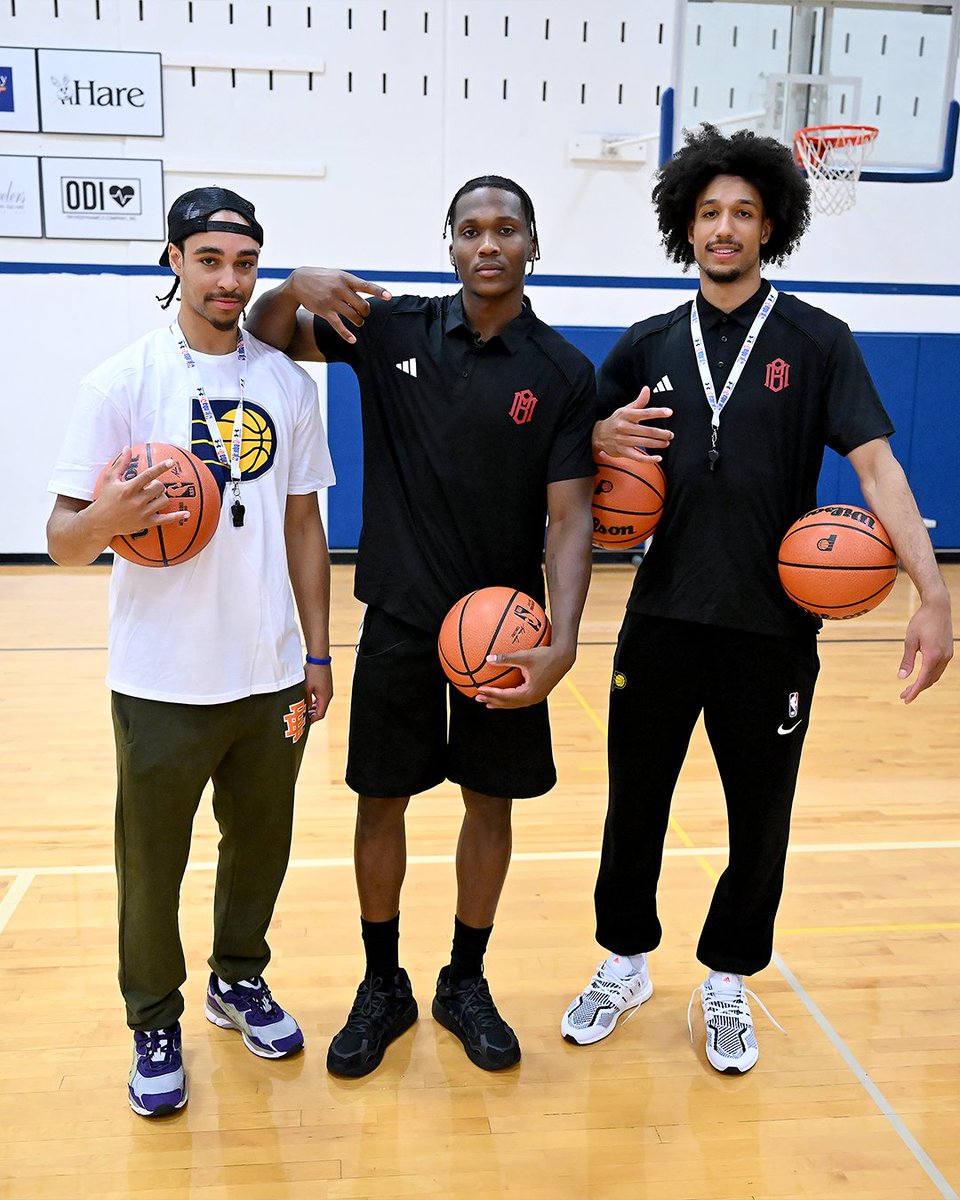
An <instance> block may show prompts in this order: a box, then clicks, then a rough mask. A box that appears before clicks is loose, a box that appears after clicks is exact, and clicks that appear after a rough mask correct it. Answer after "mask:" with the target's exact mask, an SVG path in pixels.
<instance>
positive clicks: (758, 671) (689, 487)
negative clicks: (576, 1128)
mask: <svg viewBox="0 0 960 1200" xmlns="http://www.w3.org/2000/svg"><path fill="white" fill-rule="evenodd" d="M653 200H654V205H655V207H656V211H657V216H658V219H659V227H660V231H661V233H662V235H663V242H664V244H665V246H666V249H667V253H668V254H669V255H670V256H671V257H672V258H673V259H674V260H675V261H676V262H679V263H682V264H683V266H684V269H686V268H687V267H688V266H690V265H691V264H692V263H694V262H695V263H696V264H697V267H698V269H699V272H700V290H699V291H698V293H697V295H696V297H695V298H694V300H693V301H691V302H689V303H687V304H684V305H682V306H681V307H680V308H678V309H676V310H675V311H674V312H671V313H666V314H663V315H662V316H657V317H651V318H648V319H647V320H645V321H641V322H640V323H639V324H636V325H634V326H633V327H632V328H630V329H629V330H627V332H626V333H625V334H624V335H623V337H622V338H621V339H620V340H619V342H618V343H617V344H616V345H615V346H614V348H613V349H612V350H611V352H610V355H609V356H608V358H607V360H606V362H605V363H604V364H603V367H602V368H601V370H600V372H599V374H598V393H599V407H598V416H599V418H600V420H599V421H598V423H597V425H596V428H595V430H594V436H593V444H594V449H595V451H596V452H597V453H598V454H599V455H605V454H606V455H613V456H620V457H628V458H639V457H640V454H641V448H644V447H646V448H648V449H653V450H655V451H657V452H660V453H661V454H662V461H663V466H664V469H665V472H666V477H667V491H666V495H667V501H666V506H665V509H664V513H663V517H662V519H661V521H660V524H659V526H658V528H657V533H656V536H655V537H654V540H653V544H652V547H651V549H650V553H649V554H648V555H647V556H646V558H645V559H644V561H643V564H642V565H641V567H640V569H639V571H638V572H637V576H636V580H635V583H634V587H633V590H632V593H631V595H630V599H629V601H628V603H627V613H626V618H625V620H624V623H623V626H622V628H621V631H620V637H619V641H618V644H617V650H616V656H615V659H614V670H613V682H612V687H611V693H610V720H609V733H608V753H609V771H610V785H609V787H610V790H609V805H608V809H607V816H606V824H605V828H604V836H603V850H602V857H601V862H600V870H599V876H598V879H597V886H596V894H595V902H596V915H597V940H598V941H599V942H600V944H601V945H602V946H604V947H605V948H606V949H607V950H608V951H610V952H611V953H610V957H608V958H607V959H606V960H605V961H604V962H603V963H601V964H600V966H599V968H598V970H597V972H596V974H595V976H594V978H593V980H592V981H591V983H590V984H589V985H588V987H587V989H586V990H585V991H584V992H583V993H582V994H581V995H580V996H578V997H577V998H576V999H575V1000H574V1001H573V1002H572V1003H571V1004H570V1006H569V1008H568V1009H567V1011H566V1013H565V1014H564V1017H563V1020H562V1023H561V1030H562V1033H563V1036H564V1037H565V1038H567V1039H568V1040H569V1041H573V1042H576V1043H579V1044H581V1045H583V1044H588V1043H592V1042H597V1041H599V1040H600V1039H602V1038H604V1037H606V1036H607V1035H608V1034H610V1033H612V1032H613V1030H614V1028H615V1026H616V1023H617V1020H618V1018H619V1017H620V1016H621V1015H622V1014H624V1013H626V1012H629V1011H632V1010H634V1009H636V1008H637V1007H639V1006H640V1005H641V1004H643V1003H644V1001H645V1000H647V999H649V997H650V996H651V995H652V994H653V985H652V983H651V980H650V974H649V970H648V967H647V961H646V955H647V953H648V952H649V951H651V950H654V949H655V948H656V947H657V945H658V944H659V942H660V938H661V927H660V922H659V919H658V916H657V882H658V878H659V875H660V867H661V860H662V853H663V842H664V837H665V835H666V831H667V822H668V818H669V812H670V802H671V798H672V795H673V790H674V786H675V784H676V780H677V776H678V774H679V772H680V768H681V766H682V764H683V760H684V757H685V755H686V751H687V745H688V741H689V738H690V735H691V733H692V731H693V728H694V725H695V724H696V722H697V719H698V717H699V716H700V714H701V712H702V713H703V716H704V723H705V727H706V732H707V736H708V738H709V740H710V744H711V747H712V749H713V753H714V757H715V759H716V763H717V767H718V769H719V773H720V777H721V780H722V783H723V789H724V795H725V799H726V806H727V815H728V824H729V841H730V855H729V862H728V865H727V868H726V870H725V871H724V872H723V875H722V876H721V878H720V880H719V882H718V884H717V887H716V890H715V892H714V896H713V902H712V904H711V907H710V911H709V913H708V915H707V919H706V923H705V925H704V927H703V931H702V934H701V937H700V942H699V946H698V949H697V957H698V958H699V959H700V961H701V962H702V963H703V964H704V965H705V966H706V967H707V969H708V971H709V975H708V977H707V979H706V980H705V982H704V983H703V984H702V985H701V986H700V988H699V992H700V999H701V1003H702V1007H703V1014H704V1023H705V1027H706V1053H707V1058H708V1059H709V1061H710V1063H711V1065H712V1066H714V1067H715V1068H716V1069H717V1070H719V1071H724V1072H736V1073H739V1072H744V1071H747V1070H749V1069H750V1068H751V1067H752V1066H753V1065H754V1063H755V1062H756V1061H757V1043H756V1037H755V1035H754V1031H753V1021H752V1018H751V1014H750V1007H749V1003H748V1000H747V990H746V988H745V987H744V983H743V976H744V975H750V974H752V973H754V972H756V971H760V970H762V969H763V968H764V967H765V966H766V965H767V964H768V963H769V961H770V958H771V955H772V952H773V926H774V918H775V915H776V911H777V906H778V904H779V901H780V895H781V890H782V886H783V871H784V862H785V857H786V851H787V839H788V833H789V824H790V809H791V805H792V801H793V794H794V788H795V784H796V778H797V771H798V769H799V764H800V750H801V745H802V743H803V738H804V734H805V733H806V730H807V726H808V724H809V720H810V704H811V700H812V697H813V689H814V683H815V680H816V677H817V671H818V665H819V664H818V659H817V649H816V634H817V628H818V626H819V622H818V621H817V620H816V619H815V618H813V617H811V616H809V615H807V614H806V613H804V612H803V611H802V610H801V609H799V608H798V607H796V606H795V605H794V604H792V603H791V601H790V600H789V599H788V598H787V596H786V594H785V593H784V591H783V589H782V588H781V586H780V584H779V580H778V577H777V547H778V545H779V543H780V539H781V538H782V536H783V534H784V532H785V531H786V529H787V528H788V527H789V526H790V525H791V524H792V522H793V521H795V520H796V519H797V518H798V517H799V516H801V515H802V514H803V513H804V512H806V511H808V510H810V509H812V508H814V507H816V486H817V477H818V475H819V472H820V466H821V461H822V457H823V450H824V446H830V447H832V448H833V449H834V450H836V451H837V452H838V453H840V454H843V455H846V456H848V457H849V459H850V462H851V463H852V465H853V466H854V468H855V470H856V472H857V475H858V477H859V480H860V484H861V487H862V489H863V494H864V496H865V497H866V500H867V503H868V504H869V505H870V507H871V509H873V510H874V511H875V512H876V513H877V515H878V516H879V518H880V520H881V521H882V522H883V525H884V526H885V528H886V529H887V531H888V532H889V534H890V536H891V538H892V540H893V544H894V546H895V547H896V549H897V552H898V554H899V556H900V559H901V560H902V562H903V564H904V566H905V568H906V570H907V572H908V573H909V575H910V577H911V579H912V580H913V582H914V583H915V585H916V587H917V589H918V591H919V593H920V599H921V603H920V606H919V608H918V609H917V611H916V613H915V614H914V615H913V617H912V618H911V620H910V623H909V626H908V628H907V633H906V641H905V648H904V654H903V657H902V659H901V662H900V671H899V673H900V678H901V679H906V678H907V677H908V676H909V675H910V674H911V673H912V672H913V670H914V667H915V663H916V655H917V653H918V652H919V653H920V654H921V655H922V667H921V669H920V672H919V674H918V676H917V678H916V679H915V680H914V682H913V683H911V684H909V685H908V686H907V687H906V688H905V690H904V691H903V692H902V693H901V698H902V699H903V700H904V701H906V702H907V703H909V702H910V701H911V700H913V699H914V698H915V697H916V696H917V695H918V694H919V693H920V692H921V691H922V690H923V689H924V688H926V687H929V686H930V685H931V684H932V683H934V682H935V681H936V680H937V679H938V678H939V677H940V675H941V673H942V672H943V670H944V668H945V667H946V665H947V662H948V661H949V659H950V656H951V654H952V638H951V624H950V604H949V599H948V595H947V591H946V588H945V586H944V583H943V580H942V579H941V577H940V575H939V573H938V571H937V566H936V562H935V560H934V556H933V552H932V549H931V546H930V541H929V538H928V536H927V533H926V530H925V529H924V526H923V522H922V521H921V519H920V515H919V513H918V512H917V507H916V504H915V502H914V499H913V496H912V494H911V492H910V489H909V487H908V485H907V482H906V479H905V477H904V474H903V471H902V470H901V468H900V466H899V465H898V463H897V462H896V460H895V459H894V457H893V455H892V454H891V452H890V447H889V444H888V441H887V439H888V437H889V435H890V434H891V433H892V432H893V426H892V425H891V424H890V420H889V417H888V416H887V414H886V413H885V412H884V409H883V406H882V405H881V403H880V399H879V397H878V396H877V393H876V390H875V388H874V386H873V383H872V381H871V379H870V376H869V375H868V373H867V370H866V367H865V366H864V363H863V359H862V357H861V355H860V352H859V350H858V348H857V346H856V343H855V342H854V340H853V337H852V335H851V334H850V331H849V329H848V328H847V327H846V326H845V325H844V324H843V323H842V322H840V321H839V320H837V319H836V318H834V317H832V316H829V315H828V314H827V313H825V312H823V311H821V310H820V309H816V308H813V307H811V306H810V305H808V304H804V303H803V302H802V301H800V300H798V299H796V298H795V297H794V296H789V295H785V294H778V293H777V292H776V291H775V289H774V288H773V287H771V285H770V284H769V283H768V282H767V281H766V280H765V279H763V278H762V277H761V264H762V263H768V262H774V263H780V262H782V261H783V260H784V259H785V258H786V257H787V256H788V255H789V254H790V252H791V251H792V250H793V249H794V247H795V246H796V245H797V243H798V242H799V240H800V237H801V236H802V234H803V232H804V230H805V229H806V227H807V224H808V222H809V193H808V188H807V183H806V181H805V179H804V178H803V176H802V175H801V174H800V173H799V171H798V170H797V169H796V167H795V165H794V162H793V159H792V156H791V153H790V151H789V149H788V148H787V147H786V146H784V145H782V144H781V143H779V142H777V141H776V140H774V139H773V138H760V137H756V136H754V135H753V134H751V133H747V132H740V133H735V134H734V135H733V136H732V137H729V138H728V137H725V136H724V135H722V134H721V133H720V132H719V131H718V130H717V129H715V128H713V127H712V126H709V125H705V126H703V127H702V128H701V129H700V130H698V131H696V132H693V133H691V134H688V135H687V139H686V145H685V146H684V147H683V148H682V149H681V150H680V152H679V153H678V154H677V155H676V156H675V157H674V158H673V159H671V161H670V162H668V163H667V164H666V165H665V166H664V167H662V168H661V170H660V172H659V176H658V180H657V183H656V186H655V188H654V192H653ZM655 385H660V386H657V391H658V394H659V393H662V392H664V391H666V392H667V394H668V396H669V400H668V403H669V405H670V407H669V408H666V409H658V410H651V409H649V408H648V407H647V403H648V401H649V399H650V389H651V388H652V387H654V386H655ZM651 418H653V419H654V420H657V421H659V420H662V421H663V425H662V427H660V428H657V427H651V426H647V425H645V422H646V421H648V420H649V419H651ZM721 418H722V419H721ZM638 747H640V748H639V749H638ZM750 994H752V993H750Z"/></svg>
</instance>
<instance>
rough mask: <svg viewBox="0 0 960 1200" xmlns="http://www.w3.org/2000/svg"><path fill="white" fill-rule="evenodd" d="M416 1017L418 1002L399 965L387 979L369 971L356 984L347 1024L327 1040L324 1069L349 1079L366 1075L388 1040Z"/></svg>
mask: <svg viewBox="0 0 960 1200" xmlns="http://www.w3.org/2000/svg"><path fill="white" fill-rule="evenodd" d="M416 1019H417V1002H416V1000H415V999H414V998H413V989H412V988H411V986H410V978H409V976H408V975H407V973H406V971H404V969H403V968H402V967H401V968H400V970H399V971H398V972H397V974H396V975H395V976H394V978H393V979H392V980H391V981H390V982H389V983H385V981H384V980H382V979H379V978H376V977H374V978H371V977H370V976H369V975H368V976H367V977H366V978H365V979H364V981H363V983H361V984H360V986H359V987H358V988H357V997H356V999H355V1000H354V1002H353V1007H352V1008H351V1009H350V1015H349V1016H348V1017H347V1023H346V1025H344V1027H343V1028H342V1029H341V1030H340V1032H339V1033H338V1034H337V1035H336V1037H335V1038H334V1039H333V1041H332V1042H331V1043H330V1049H329V1050H328V1051H327V1070H328V1071H329V1072H330V1074H331V1075H344V1076H346V1078H348V1079H357V1078H359V1077H360V1076H361V1075H369V1074H370V1072H371V1071H375V1070H376V1069H377V1067H379V1066H380V1063H381V1062H382V1061H383V1055H384V1052H385V1051H386V1049H387V1047H388V1046H389V1045H390V1043H391V1042H392V1041H393V1040H394V1039H395V1038H398V1037H399V1036H400V1034H401V1033H404V1032H406V1030H408V1029H409V1028H410V1026H411V1025H412V1024H413V1023H414V1021H416Z"/></svg>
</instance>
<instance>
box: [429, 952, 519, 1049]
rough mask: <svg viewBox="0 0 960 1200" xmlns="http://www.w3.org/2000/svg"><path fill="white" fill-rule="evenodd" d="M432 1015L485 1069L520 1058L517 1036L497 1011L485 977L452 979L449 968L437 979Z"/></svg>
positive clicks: (442, 971)
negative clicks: (454, 980)
mask: <svg viewBox="0 0 960 1200" xmlns="http://www.w3.org/2000/svg"><path fill="white" fill-rule="evenodd" d="M433 1015H434V1018H435V1019H436V1020H437V1021H439V1022H440V1024H441V1025H442V1026H443V1027H444V1029H449V1030H450V1032H451V1033H452V1034H453V1035H454V1036H455V1037H458V1038H459V1039H460V1041H461V1042H462V1043H463V1048H464V1050H466V1052H467V1058H469V1059H470V1061H471V1062H472V1063H473V1064H474V1065H475V1066H477V1067H482V1068H483V1069H484V1070H485V1071H504V1070H506V1068H507V1067H514V1066H516V1064H517V1063H518V1062H519V1061H520V1043H519V1042H518V1041H517V1035H516V1034H515V1033H514V1032H513V1030H512V1029H511V1028H510V1026H509V1025H508V1024H507V1023H506V1021H505V1020H504V1019H503V1017H501V1016H500V1014H499V1013H498V1012H497V1006H496V1005H495V1004H494V1002H493V997H492V996H491V995H490V988H489V986H488V984H487V981H486V980H485V979H484V978H483V976H482V975H481V976H479V977H478V978H477V979H464V980H463V981H462V982H460V983H451V982H450V968H449V967H444V968H443V969H442V970H441V972H440V977H439V978H438V979H437V994H436V996H434V998H433Z"/></svg>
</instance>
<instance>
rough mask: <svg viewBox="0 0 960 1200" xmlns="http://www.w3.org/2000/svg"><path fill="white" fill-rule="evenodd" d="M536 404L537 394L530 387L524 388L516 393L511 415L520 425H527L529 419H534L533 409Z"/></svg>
mask: <svg viewBox="0 0 960 1200" xmlns="http://www.w3.org/2000/svg"><path fill="white" fill-rule="evenodd" d="M536 404H537V398H536V396H535V395H534V394H533V392H531V391H530V389H529V388H524V389H523V391H522V392H516V393H515V394H514V397H513V404H512V405H511V406H510V416H511V417H512V418H513V419H514V421H516V423H517V424H518V425H526V423H527V422H528V421H532V420H533V410H534V408H535V407H536Z"/></svg>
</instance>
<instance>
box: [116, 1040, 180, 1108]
mask: <svg viewBox="0 0 960 1200" xmlns="http://www.w3.org/2000/svg"><path fill="white" fill-rule="evenodd" d="M127 1099H128V1100H129V1101H130V1107H131V1108H132V1109H133V1111H134V1112H135V1113H139V1115H140V1116H141V1117H162V1116H164V1115H165V1114H166V1113H172V1112H176V1110H177V1109H178V1108H183V1106H184V1105H185V1104H186V1102H187V1077H186V1075H185V1074H184V1071H183V1059H182V1058H181V1056H180V1022H179V1021H178V1022H177V1023H176V1025H171V1026H170V1028H169V1029H150V1030H147V1031H146V1032H142V1031H141V1030H139V1029H135V1030H134V1032H133V1063H132V1064H131V1066H130V1080H129V1083H128V1085H127Z"/></svg>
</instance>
